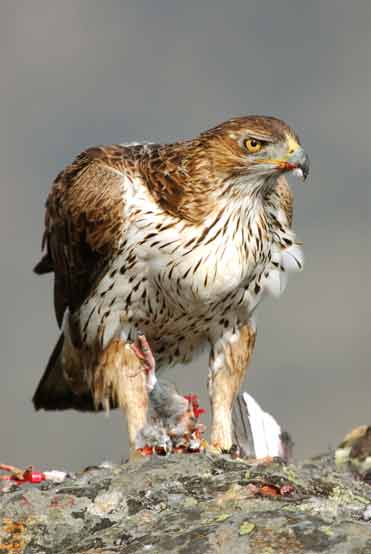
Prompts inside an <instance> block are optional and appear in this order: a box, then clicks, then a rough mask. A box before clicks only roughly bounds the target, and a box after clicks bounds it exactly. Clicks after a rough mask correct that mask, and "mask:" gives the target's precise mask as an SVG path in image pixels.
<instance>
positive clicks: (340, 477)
mask: <svg viewBox="0 0 371 554" xmlns="http://www.w3.org/2000/svg"><path fill="white" fill-rule="evenodd" d="M370 505H371V488H370V486H369V485H368V484H367V483H363V482H362V481H360V480H357V479H355V478H354V477H353V476H352V475H351V474H350V473H347V472H339V471H337V469H336V467H335V465H334V463H333V455H326V456H321V457H318V458H317V459H315V460H309V461H307V462H304V463H301V464H298V465H295V466H294V465H289V466H288V465H286V464H284V463H282V462H280V461H279V460H277V461H274V462H273V463H271V464H266V465H264V464H260V465H257V464H256V463H255V464H253V463H250V462H249V461H248V460H232V459H230V457H229V456H211V455H209V454H191V455H187V456H186V455H171V456H166V457H157V456H152V457H151V458H144V459H143V460H140V461H136V462H130V463H126V464H123V465H112V466H103V467H98V468H91V469H89V470H87V471H85V472H82V473H81V474H79V475H76V476H75V478H69V479H67V480H66V481H65V482H63V483H60V484H50V483H48V482H44V483H41V484H39V485H31V484H25V485H22V486H19V487H13V489H12V490H9V491H8V492H4V493H2V494H1V495H0V554H5V553H6V554H10V553H12V554H23V553H24V554H36V553H37V554H41V553H44V554H62V553H63V554H80V553H81V554H82V553H84V554H98V553H99V554H111V553H112V554H113V553H128V554H129V553H133V554H134V553H142V552H143V553H144V552H150V553H151V554H157V553H158V554H160V553H161V554H162V553H164V552H174V553H179V554H186V553H187V554H188V553H191V554H198V553H205V552H206V553H209V552H210V553H214V552H215V553H219V554H222V553H224V552H225V553H228V554H234V553H242V552H247V553H251V554H268V553H270V554H278V553H279V554H281V553H282V554H283V553H284V554H286V553H289V554H296V553H307V554H309V553H314V552H326V553H327V552H328V553H330V554H340V553H341V554H344V553H347V554H348V553H349V554H352V553H353V554H361V553H362V554H367V553H371V523H370V518H368V516H367V517H366V515H367V514H368V513H369V506H370ZM365 514H366V515H365Z"/></svg>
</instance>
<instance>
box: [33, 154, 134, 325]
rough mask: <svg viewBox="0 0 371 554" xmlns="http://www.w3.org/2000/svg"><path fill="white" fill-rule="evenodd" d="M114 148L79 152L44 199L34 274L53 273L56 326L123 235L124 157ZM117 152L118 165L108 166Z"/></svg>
mask: <svg viewBox="0 0 371 554" xmlns="http://www.w3.org/2000/svg"><path fill="white" fill-rule="evenodd" d="M123 150H124V149H123V148H121V147H119V146H111V147H104V148H103V147H95V148H90V149H89V150H86V151H85V152H83V153H82V154H80V155H79V156H78V157H77V158H76V160H75V161H74V162H73V163H72V164H71V165H70V166H68V167H67V168H66V169H65V170H64V171H62V172H61V173H60V174H59V175H58V176H57V178H56V180H55V182H54V186H53V187H52V190H51V192H50V193H49V196H48V199H47V203H46V216H45V233H44V239H43V244H44V245H45V247H46V254H45V256H44V257H43V258H42V260H41V261H40V262H39V263H38V264H37V265H36V267H35V271H36V273H39V274H41V273H47V272H49V271H54V306H55V314H56V318H57V321H58V324H59V325H61V323H62V320H63V315H64V312H65V310H66V308H69V309H70V311H71V312H73V311H74V310H76V309H77V308H79V306H80V305H81V304H82V303H83V302H84V300H85V299H86V297H87V296H88V295H89V293H90V291H91V290H92V289H93V287H94V285H95V283H96V282H97V279H98V278H99V276H100V275H101V274H102V272H104V271H105V269H106V266H107V263H108V261H109V260H110V259H111V258H112V256H113V255H114V254H115V252H116V251H117V250H118V247H119V243H120V238H121V236H122V233H123V223H124V222H123V194H122V187H123V181H124V171H123V168H124V159H123ZM120 155H121V161H122V162H123V163H122V164H121V167H120V169H118V167H117V164H113V160H116V161H117V159H118V158H119V156H120Z"/></svg>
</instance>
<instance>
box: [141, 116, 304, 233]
mask: <svg viewBox="0 0 371 554" xmlns="http://www.w3.org/2000/svg"><path fill="white" fill-rule="evenodd" d="M148 156H149V159H148V160H147V159H146V160H144V162H142V164H141V171H142V174H143V175H144V176H145V178H146V181H147V182H148V183H149V185H150V186H149V189H150V192H151V194H152V195H153V196H154V197H155V199H156V201H157V202H158V203H159V204H160V206H161V207H162V208H163V209H164V210H165V211H166V212H169V213H171V214H173V215H174V216H177V217H180V218H183V219H186V220H189V221H193V222H195V223H198V222H199V221H202V220H203V219H204V218H205V217H207V215H208V214H209V213H210V212H211V211H213V210H215V209H218V208H219V209H221V208H220V202H222V203H223V204H225V203H226V202H228V201H229V199H230V198H231V197H233V198H236V197H245V196H250V195H251V194H253V195H255V194H259V192H260V191H264V193H266V192H267V191H269V190H273V188H274V186H275V185H276V183H277V178H278V177H279V176H280V175H281V174H282V173H285V172H287V171H296V172H297V173H298V175H299V176H301V177H302V178H303V179H305V178H306V177H307V175H308V173H309V159H308V156H307V155H306V154H305V152H304V150H303V148H302V147H301V145H300V141H299V139H298V137H297V135H296V134H295V133H294V131H293V130H292V129H291V128H290V127H289V126H288V125H287V124H286V123H284V122H283V121H281V120H279V119H277V118H275V117H267V116H256V115H250V116H245V117H236V118H233V119H230V120H229V121H226V122H224V123H222V124H220V125H218V126H217V127H214V128H212V129H209V130H208V131H205V132H203V133H201V134H200V135H199V136H198V137H196V138H195V139H191V140H184V141H180V142H176V143H174V144H168V145H156V146H154V147H153V148H152V150H150V151H149V154H148ZM222 209H223V206H222Z"/></svg>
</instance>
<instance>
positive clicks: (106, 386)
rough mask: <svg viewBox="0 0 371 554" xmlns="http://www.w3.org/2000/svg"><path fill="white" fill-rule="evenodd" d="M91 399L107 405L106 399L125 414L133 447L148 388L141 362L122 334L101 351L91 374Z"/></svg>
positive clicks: (146, 404)
mask: <svg viewBox="0 0 371 554" xmlns="http://www.w3.org/2000/svg"><path fill="white" fill-rule="evenodd" d="M93 391H94V401H95V403H96V405H99V404H103V405H105V406H106V407H107V408H109V399H110V398H113V399H114V401H115V402H116V403H117V404H118V405H119V406H120V407H121V408H122V409H123V411H124V412H125V414H126V416H127V421H128V432H129V445H130V448H131V449H135V448H136V447H137V445H136V439H137V436H138V432H139V431H140V430H141V429H142V428H143V426H144V425H145V423H146V417H147V406H148V392H147V387H146V375H145V371H144V367H143V362H142V360H141V359H139V358H138V356H137V355H136V353H135V352H134V351H133V350H132V348H131V345H130V344H129V343H127V342H126V341H125V340H124V338H114V339H113V340H112V341H111V342H110V344H109V345H108V346H107V348H106V349H105V350H104V351H103V352H102V353H101V355H100V358H99V363H98V366H97V369H96V371H95V375H94V386H93Z"/></svg>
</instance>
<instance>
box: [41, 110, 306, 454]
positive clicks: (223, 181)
mask: <svg viewBox="0 0 371 554" xmlns="http://www.w3.org/2000/svg"><path fill="white" fill-rule="evenodd" d="M290 171H294V172H296V173H297V174H299V175H300V176H301V177H302V178H303V179H305V178H306V177H307V175H308V172H309V160H308V157H307V155H306V154H305V152H304V150H303V148H302V147H301V145H300V141H299V139H298V137H297V135H296V134H295V132H294V131H293V130H292V129H291V128H290V127H289V126H288V125H287V124H286V123H284V122H283V121H281V120H279V119H277V118H274V117H266V116H243V117H236V118H233V119H230V120H228V121H226V122H224V123H222V124H220V125H218V126H216V127H214V128H212V129H210V130H208V131H205V132H202V133H201V134H200V135H199V136H198V137H196V138H194V139H189V140H182V141H178V142H174V143H172V144H131V145H130V144H129V145H125V144H122V145H121V144H118V145H110V146H98V147H93V148H89V149H87V150H86V151H84V152H82V153H81V154H80V155H79V156H78V157H77V158H76V159H75V160H74V161H73V163H72V164H71V165H69V166H68V167H67V168H66V169H64V171H62V172H61V173H60V174H59V175H58V176H57V178H56V180H55V181H54V184H53V187H52V189H51V191H50V193H49V196H48V199H47V203H46V218H45V233H44V237H43V247H44V249H45V254H44V256H43V258H42V259H41V261H40V262H39V263H38V264H37V265H36V267H35V271H36V273H38V274H43V273H48V272H53V273H54V305H55V313H56V318H57V322H58V324H59V326H60V328H61V334H60V337H59V340H58V342H57V344H56V346H55V348H54V350H53V352H52V354H51V357H50V359H49V362H48V365H47V368H46V371H45V373H44V375H43V377H42V379H41V381H40V383H39V386H38V388H37V390H36V393H35V395H34V398H33V401H34V406H35V408H36V409H40V408H44V409H46V410H59V409H68V408H75V409H77V410H94V409H100V408H109V407H112V408H114V407H121V408H122V409H123V410H124V411H125V412H126V415H127V419H128V431H129V441H130V446H131V447H132V448H135V447H136V441H137V437H138V433H140V430H141V429H142V428H143V426H144V425H145V421H146V413H147V406H148V392H147V388H146V376H145V372H144V371H143V361H142V360H141V359H140V357H139V356H138V355H137V354H136V352H135V350H133V348H132V347H131V344H132V343H133V341H135V340H136V338H137V334H138V331H141V332H143V333H144V334H145V337H146V338H147V340H148V342H149V345H150V348H151V350H152V352H153V355H154V357H155V360H156V367H157V369H159V370H161V368H163V367H165V366H169V365H172V364H175V363H179V362H180V363H186V362H189V361H190V360H192V359H193V358H194V356H195V355H196V354H198V353H199V352H200V351H201V350H202V348H203V347H209V351H210V357H209V372H208V391H209V396H210V402H211V417H212V422H211V442H212V444H213V445H214V446H215V447H217V448H219V449H221V450H228V449H229V448H230V447H231V445H232V417H231V412H232V405H233V401H234V398H235V397H236V395H237V393H238V391H239V389H240V385H241V383H242V380H243V379H244V376H245V372H246V368H247V366H248V362H249V360H250V358H251V354H252V352H253V348H254V343H255V335H256V327H255V323H254V318H253V315H254V312H255V310H256V308H257V306H258V304H259V303H260V301H261V300H262V299H263V298H264V297H265V296H266V295H267V294H273V295H279V294H280V293H281V292H282V291H283V289H284V288H285V284H286V276H287V272H289V271H297V270H300V269H301V268H302V264H303V257H302V251H301V248H300V245H299V243H298V241H297V240H296V238H295V234H294V232H293V230H292V228H291V223H292V213H293V196H292V192H291V189H290V188H289V185H288V183H287V180H286V178H285V176H284V174H285V173H287V172H290Z"/></svg>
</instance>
